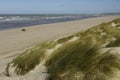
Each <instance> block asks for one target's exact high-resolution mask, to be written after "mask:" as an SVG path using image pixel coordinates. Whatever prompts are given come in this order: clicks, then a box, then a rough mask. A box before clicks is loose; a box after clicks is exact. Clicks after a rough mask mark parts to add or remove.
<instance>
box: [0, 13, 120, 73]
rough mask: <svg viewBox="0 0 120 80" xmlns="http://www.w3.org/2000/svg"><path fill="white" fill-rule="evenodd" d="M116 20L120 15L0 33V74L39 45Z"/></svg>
mask: <svg viewBox="0 0 120 80" xmlns="http://www.w3.org/2000/svg"><path fill="white" fill-rule="evenodd" d="M116 18H120V15H116V16H106V17H96V18H89V19H84V20H77V21H70V22H61V23H54V24H45V25H36V26H31V27H24V28H25V29H26V31H24V32H23V31H21V28H17V29H11V30H4V31H0V72H1V73H2V72H3V71H4V69H5V66H6V64H7V63H8V62H10V61H11V60H12V59H13V58H14V57H16V56H17V55H18V54H20V53H21V52H22V51H24V50H26V49H28V48H30V47H33V46H35V45H37V44H38V43H42V42H44V41H50V40H54V39H57V38H59V37H63V36H66V35H70V34H73V33H77V32H80V31H82V30H86V29H89V28H91V27H93V26H95V25H98V24H100V23H103V22H108V21H111V20H113V19H116Z"/></svg>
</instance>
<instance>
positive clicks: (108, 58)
mask: <svg viewBox="0 0 120 80" xmlns="http://www.w3.org/2000/svg"><path fill="white" fill-rule="evenodd" d="M113 22H114V23H115V24H117V25H116V27H113V26H112V25H111V24H112V23H113ZM119 25H120V19H116V20H113V21H111V22H108V23H102V24H100V25H97V26H95V27H93V28H91V29H88V30H86V31H83V32H78V33H76V34H74V35H71V36H68V37H64V38H61V39H59V40H57V41H52V42H45V43H42V44H40V45H37V46H36V47H34V48H32V49H30V50H27V51H26V52H24V53H22V54H21V55H19V56H18V57H17V58H15V59H14V60H13V61H12V62H11V63H9V64H8V66H7V68H6V72H7V75H9V69H10V64H12V63H13V66H12V67H15V68H16V69H15V72H16V74H18V75H24V74H26V73H28V72H29V71H30V70H32V69H34V68H35V67H36V66H37V65H38V64H40V62H41V61H43V60H44V59H47V60H46V67H47V70H48V73H49V77H48V80H106V78H108V77H111V76H112V75H113V74H114V69H118V70H120V60H119V55H116V54H113V53H111V52H109V51H108V52H105V53H101V52H100V49H101V48H106V47H118V46H120V37H119V35H120V28H118V26H119ZM75 36H77V37H80V38H79V39H78V40H76V41H72V42H69V43H67V42H68V41H69V40H70V39H72V38H73V37H75ZM113 38H115V39H116V40H112V39H113ZM107 42H109V44H107V45H105V46H102V45H104V44H106V43H107ZM61 43H62V44H63V45H62V46H61V47H60V48H58V49H56V50H55V51H54V52H53V53H52V54H51V55H50V56H47V58H46V54H45V52H46V50H47V49H52V48H54V47H55V46H56V45H57V44H61ZM101 46H102V47H101Z"/></svg>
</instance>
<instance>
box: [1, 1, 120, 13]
mask: <svg viewBox="0 0 120 80" xmlns="http://www.w3.org/2000/svg"><path fill="white" fill-rule="evenodd" d="M84 13H86V14H92V13H120V0H0V14H84Z"/></svg>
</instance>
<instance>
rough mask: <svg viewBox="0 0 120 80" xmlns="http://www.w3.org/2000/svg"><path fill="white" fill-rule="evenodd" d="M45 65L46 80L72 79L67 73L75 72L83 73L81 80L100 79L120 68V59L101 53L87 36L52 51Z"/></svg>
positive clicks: (107, 53)
mask: <svg viewBox="0 0 120 80" xmlns="http://www.w3.org/2000/svg"><path fill="white" fill-rule="evenodd" d="M46 65H47V67H48V73H49V74H50V75H49V78H48V80H64V78H66V77H67V79H66V80H72V77H73V76H72V77H70V76H69V77H68V75H70V74H72V73H73V74H74V73H77V72H80V73H82V74H84V77H83V79H82V80H101V78H104V79H106V76H109V77H110V76H111V75H112V72H113V69H120V60H119V58H118V56H116V55H114V54H110V53H109V52H106V53H104V55H101V53H100V52H99V47H98V46H97V45H96V44H94V43H93V42H92V39H90V37H89V38H86V39H84V40H81V41H79V40H78V41H75V42H73V43H68V44H66V45H64V46H62V47H61V48H59V49H58V50H56V51H54V53H53V54H52V55H51V56H50V57H49V59H48V60H47V62H46ZM63 74H64V76H61V75H63ZM79 76H81V75H79ZM74 77H75V76H74ZM75 79H76V78H74V79H73V80H75ZM102 80H103V79H102Z"/></svg>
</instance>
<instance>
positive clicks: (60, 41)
mask: <svg viewBox="0 0 120 80" xmlns="http://www.w3.org/2000/svg"><path fill="white" fill-rule="evenodd" d="M74 36H75V35H71V36H68V37H64V38H61V39H59V40H57V43H59V44H60V43H65V42H67V41H68V40H70V39H72V38H73V37H74Z"/></svg>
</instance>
